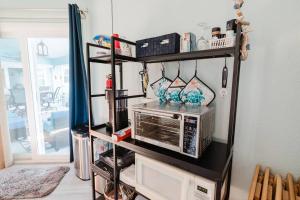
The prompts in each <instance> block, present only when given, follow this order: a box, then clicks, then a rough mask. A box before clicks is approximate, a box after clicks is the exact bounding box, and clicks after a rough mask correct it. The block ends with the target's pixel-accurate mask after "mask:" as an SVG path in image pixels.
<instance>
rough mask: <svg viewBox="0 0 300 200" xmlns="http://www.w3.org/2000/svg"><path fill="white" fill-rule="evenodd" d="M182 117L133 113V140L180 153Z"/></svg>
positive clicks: (153, 113) (154, 113) (152, 113)
mask: <svg viewBox="0 0 300 200" xmlns="http://www.w3.org/2000/svg"><path fill="white" fill-rule="evenodd" d="M182 123H183V121H182V116H181V115H180V114H179V115H173V114H166V113H156V112H135V113H134V134H135V138H136V139H138V140H141V141H144V142H147V143H150V144H154V145H157V146H160V147H163V148H167V149H170V150H173V151H177V152H180V149H181V148H180V141H181V132H182V130H181V127H182Z"/></svg>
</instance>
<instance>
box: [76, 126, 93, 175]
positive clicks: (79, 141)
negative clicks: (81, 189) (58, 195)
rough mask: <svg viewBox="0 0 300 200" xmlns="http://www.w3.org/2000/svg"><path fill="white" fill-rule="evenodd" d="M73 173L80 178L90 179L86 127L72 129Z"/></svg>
mask: <svg viewBox="0 0 300 200" xmlns="http://www.w3.org/2000/svg"><path fill="white" fill-rule="evenodd" d="M72 138H73V154H74V168H75V174H76V176H78V177H79V178H80V179H82V180H89V179H90V158H89V133H88V127H85V126H83V127H78V128H76V129H72Z"/></svg>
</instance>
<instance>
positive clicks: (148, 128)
mask: <svg viewBox="0 0 300 200" xmlns="http://www.w3.org/2000/svg"><path fill="white" fill-rule="evenodd" d="M131 112H132V115H133V116H132V119H133V123H132V130H133V133H132V137H133V138H135V139H137V140H140V141H143V142H147V143H150V144H153V145H157V146H160V147H163V148H166V149H170V150H173V151H176V152H179V153H182V154H185V155H188V156H191V157H195V158H198V157H200V156H201V155H202V153H203V152H204V151H205V149H206V148H207V147H208V145H209V144H210V143H211V141H212V134H213V132H214V124H215V108H214V106H209V107H206V106H192V105H184V104H170V103H161V102H158V101H154V102H149V103H143V104H138V105H134V106H133V107H132V110H131Z"/></svg>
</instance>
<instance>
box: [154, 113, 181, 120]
mask: <svg viewBox="0 0 300 200" xmlns="http://www.w3.org/2000/svg"><path fill="white" fill-rule="evenodd" d="M151 115H153V116H156V117H164V118H168V119H177V120H181V115H179V114H164V113H160V114H154V113H153V114H152V113H151Z"/></svg>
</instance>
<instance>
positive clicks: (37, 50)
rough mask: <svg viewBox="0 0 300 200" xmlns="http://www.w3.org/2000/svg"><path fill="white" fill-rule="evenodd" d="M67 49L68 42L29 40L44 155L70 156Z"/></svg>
mask: <svg viewBox="0 0 300 200" xmlns="http://www.w3.org/2000/svg"><path fill="white" fill-rule="evenodd" d="M68 46H69V43H68V39H67V38H30V39H28V48H29V59H30V67H31V71H32V77H33V80H34V86H35V87H34V90H35V94H36V95H35V97H36V102H37V104H38V105H36V107H37V108H38V112H39V116H38V118H39V119H38V120H37V121H38V122H37V123H38V127H39V133H38V140H39V141H38V143H39V147H40V152H39V153H42V154H43V153H46V154H69V58H68V56H69V55H68V52H69V50H68Z"/></svg>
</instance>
